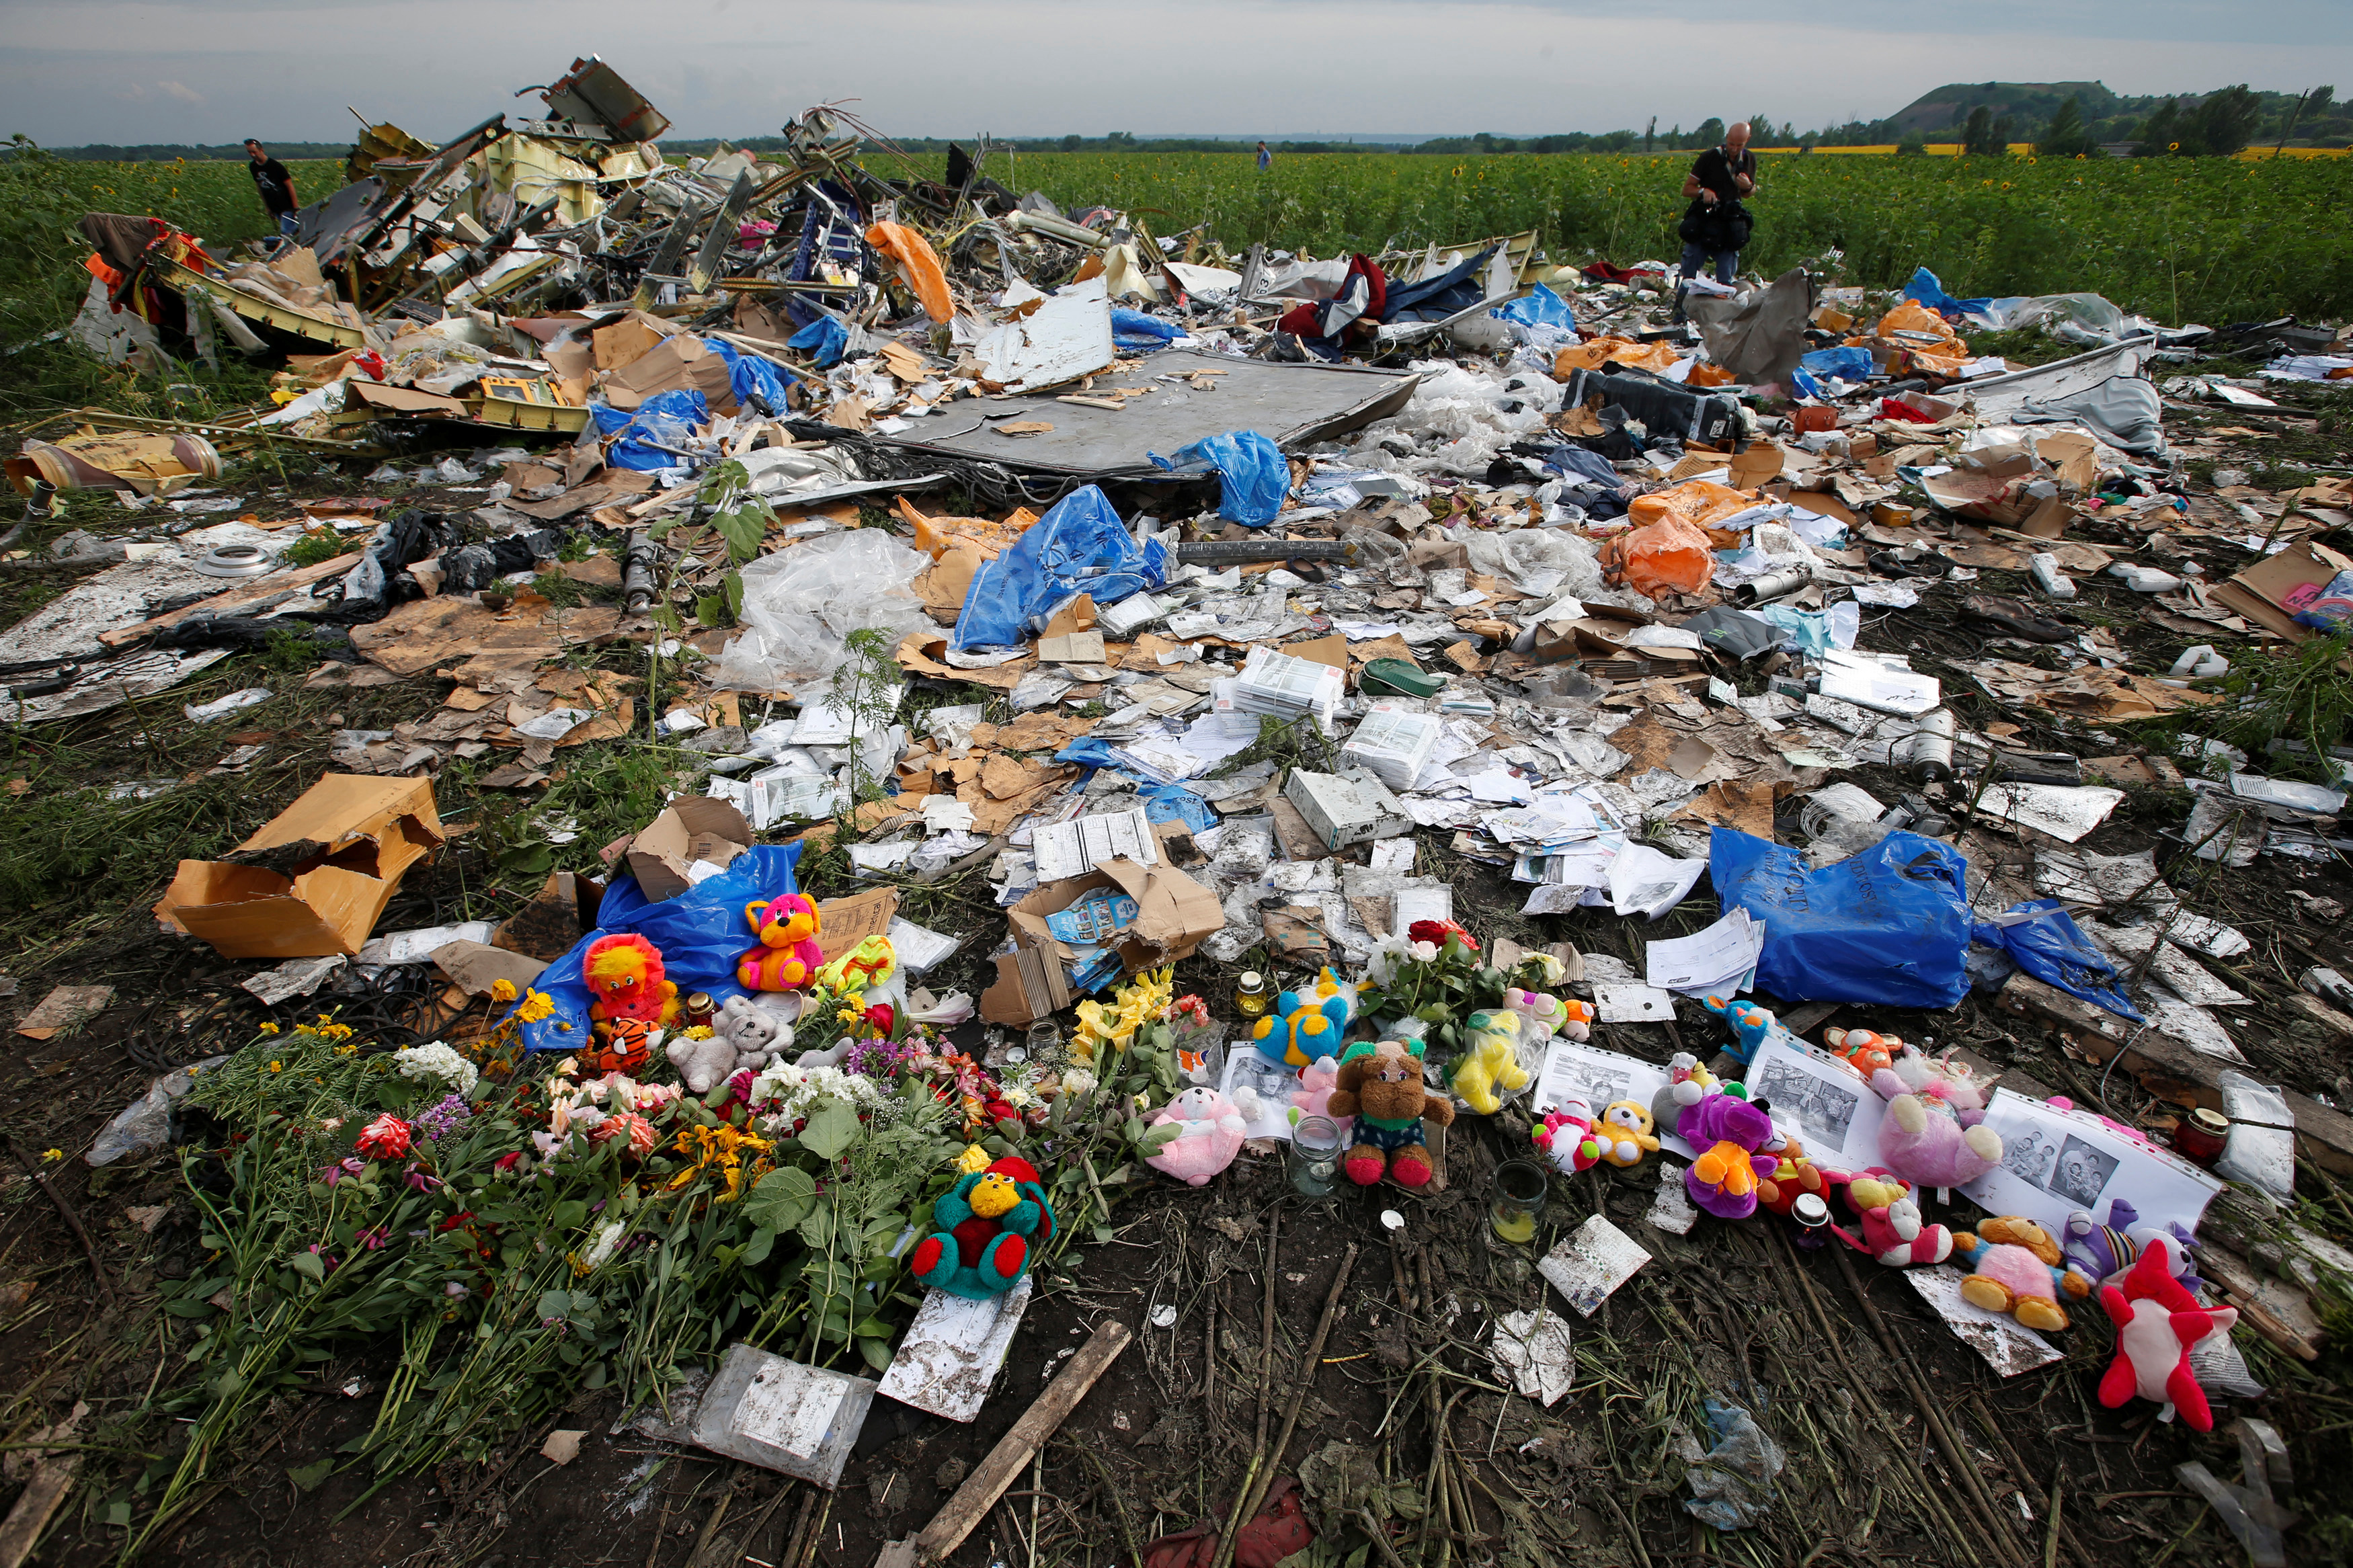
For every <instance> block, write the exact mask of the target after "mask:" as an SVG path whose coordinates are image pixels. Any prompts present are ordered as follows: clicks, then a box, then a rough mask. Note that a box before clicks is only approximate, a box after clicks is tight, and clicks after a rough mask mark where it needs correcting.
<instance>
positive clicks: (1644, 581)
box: [1600, 497, 1715, 599]
mask: <svg viewBox="0 0 2353 1568" xmlns="http://www.w3.org/2000/svg"><path fill="white" fill-rule="evenodd" d="M1642 499H1644V500H1648V499H1649V498H1648V497H1645V498H1642ZM1600 559H1601V564H1602V565H1603V566H1605V567H1607V568H1609V570H1611V571H1613V572H1615V573H1617V574H1619V575H1620V577H1622V578H1623V579H1624V581H1625V584H1626V586H1628V587H1630V588H1631V589H1633V590H1634V592H1636V593H1637V594H1641V595H1646V596H1648V597H1650V598H1653V599H1655V598H1657V597H1658V596H1659V595H1662V594H1666V593H1676V594H1696V593H1698V592H1699V591H1700V590H1701V589H1703V588H1704V587H1706V586H1707V584H1708V579H1709V578H1710V577H1711V576H1713V575H1714V574H1715V556H1714V555H1712V554H1710V553H1709V552H1708V545H1707V535H1706V534H1704V533H1702V532H1701V531H1699V529H1698V528H1697V527H1695V526H1694V524H1692V523H1691V522H1689V521H1685V520H1684V519H1683V518H1682V517H1678V516H1670V517H1668V518H1666V519H1664V520H1663V521H1658V522H1652V523H1647V524H1645V525H1643V526H1642V527H1641V528H1638V529H1635V530H1634V531H1632V532H1630V533H1621V534H1620V535H1619V536H1618V537H1617V538H1615V539H1612V540H1610V541H1609V542H1608V543H1606V544H1604V545H1603V546H1602V547H1601V552H1600Z"/></svg>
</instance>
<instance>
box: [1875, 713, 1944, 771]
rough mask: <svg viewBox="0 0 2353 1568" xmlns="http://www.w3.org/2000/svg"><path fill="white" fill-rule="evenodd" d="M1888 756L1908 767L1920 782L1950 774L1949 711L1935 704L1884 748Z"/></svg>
mask: <svg viewBox="0 0 2353 1568" xmlns="http://www.w3.org/2000/svg"><path fill="white" fill-rule="evenodd" d="M1888 760H1889V761H1890V762H1894V763H1900V764H1902V765H1903V766H1905V767H1908V768H1910V769H1911V770H1912V776H1913V777H1914V778H1916V779H1919V780H1921V781H1922V782H1923V783H1930V784H1933V783H1935V782H1936V780H1938V779H1948V778H1951V777H1952V776H1953V714H1952V710H1950V709H1948V708H1939V709H1937V710H1936V711H1935V712H1933V713H1931V714H1929V715H1928V716H1927V717H1926V718H1925V719H1923V720H1921V721H1920V727H1919V728H1918V729H1917V730H1915V731H1913V732H1912V733H1911V734H1909V735H1906V736H1905V737H1904V738H1903V739H1902V740H1900V741H1898V742H1895V743H1894V745H1893V746H1891V747H1889V748H1888Z"/></svg>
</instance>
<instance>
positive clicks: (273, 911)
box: [155, 773, 444, 958]
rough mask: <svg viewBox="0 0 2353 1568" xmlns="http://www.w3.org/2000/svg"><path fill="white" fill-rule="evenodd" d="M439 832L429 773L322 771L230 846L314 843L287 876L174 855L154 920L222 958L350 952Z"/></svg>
mask: <svg viewBox="0 0 2353 1568" xmlns="http://www.w3.org/2000/svg"><path fill="white" fill-rule="evenodd" d="M443 839H444V835H443V833H442V831H441V818H440V816H439V815H438V812H437V810H436V808H435V806H434V802H433V784H432V782H431V781H430V780H428V779H406V778H364V777H360V776H357V775H353V774H350V773H329V774H328V775H327V776H325V777H324V778H322V779H321V780H320V781H319V782H318V783H317V784H313V785H311V787H310V788H309V789H307V790H305V791H304V792H303V793H302V795H301V798H299V799H298V800H296V801H295V802H294V804H293V805H290V806H288V807H287V808H286V809H285V810H284V811H282V812H280V813H279V814H278V815H277V816H274V817H272V818H271V819H270V820H269V822H268V823H266V824H264V825H263V826H262V828H261V831H259V833H256V834H255V835H254V836H253V837H250V838H248V839H247V840H246V841H245V842H244V843H242V844H240V845H238V846H237V849H236V850H235V851H234V852H235V853H237V854H246V853H249V852H253V851H258V850H263V849H280V848H286V847H292V846H296V845H308V846H313V847H315V852H314V853H312V854H311V855H310V856H309V857H307V858H304V859H302V860H301V861H299V862H298V863H297V865H296V867H295V868H294V873H293V875H292V876H291V877H290V878H289V877H285V876H281V875H280V874H279V873H278V872H275V871H269V870H264V869H262V868H259V867H258V866H239V865H232V864H230V863H228V862H227V861H220V860H183V861H181V862H180V868H179V871H178V874H177V875H175V876H174V878H173V879H172V885H171V887H169V888H168V889H165V890H164V897H163V899H162V900H161V901H159V902H158V903H157V904H156V905H155V918H156V919H157V920H159V921H163V922H164V925H165V926H167V927H169V928H171V929H172V930H174V931H181V932H184V933H185V934H186V935H189V936H195V937H201V938H203V939H204V940H205V941H206V942H210V943H212V946H213V950H214V951H215V952H218V953H219V954H220V955H221V956H222V957H223V958H323V957H325V956H327V955H328V954H330V953H337V952H340V953H344V954H347V955H348V954H351V953H355V952H359V950H360V948H361V946H362V945H363V944H364V943H365V942H366V941H367V939H368V933H369V932H370V931H374V930H375V922H376V920H377V917H379V916H380V915H382V914H383V913H384V909H385V905H386V904H388V903H390V902H391V901H392V895H393V890H394V889H396V888H397V887H398V886H399V885H400V879H401V877H402V876H403V875H404V874H406V871H407V870H408V868H410V867H411V866H413V865H415V864H416V863H417V861H419V860H422V859H424V858H426V857H427V856H429V855H430V854H432V853H433V851H434V850H436V849H438V848H439V847H441V845H442V842H443Z"/></svg>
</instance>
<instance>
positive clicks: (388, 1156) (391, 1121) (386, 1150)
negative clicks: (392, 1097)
mask: <svg viewBox="0 0 2353 1568" xmlns="http://www.w3.org/2000/svg"><path fill="white" fill-rule="evenodd" d="M358 1148H359V1152H361V1153H363V1154H364V1155H366V1156H367V1157H368V1158H369V1159H371V1160H397V1159H399V1158H400V1157H401V1156H402V1155H403V1154H406V1153H407V1152H408V1123H407V1122H406V1121H402V1120H401V1119H400V1118H399V1117H397V1116H395V1115H394V1114H393V1113H392V1112H390V1111H389V1110H387V1111H385V1113H384V1114H383V1115H382V1116H379V1117H377V1118H376V1119H375V1121H371V1122H369V1123H368V1124H367V1126H366V1128H365V1129H364V1130H363V1131H361V1133H360V1136H359V1142H358Z"/></svg>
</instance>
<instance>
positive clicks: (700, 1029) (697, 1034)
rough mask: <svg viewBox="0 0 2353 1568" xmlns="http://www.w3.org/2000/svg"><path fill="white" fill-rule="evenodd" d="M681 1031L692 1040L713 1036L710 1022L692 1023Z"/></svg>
mask: <svg viewBox="0 0 2353 1568" xmlns="http://www.w3.org/2000/svg"><path fill="white" fill-rule="evenodd" d="M679 1033H680V1034H681V1035H684V1036H685V1037H687V1038H688V1039H690V1040H707V1039H709V1038H710V1037H711V1026H710V1025H708V1024H691V1025H689V1026H687V1027H685V1028H683V1029H681V1030H680V1031H679Z"/></svg>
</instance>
